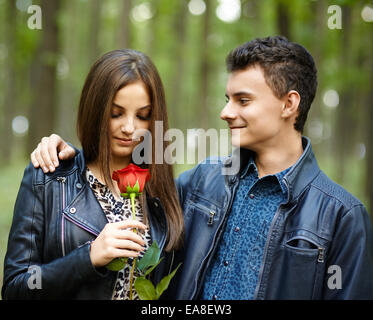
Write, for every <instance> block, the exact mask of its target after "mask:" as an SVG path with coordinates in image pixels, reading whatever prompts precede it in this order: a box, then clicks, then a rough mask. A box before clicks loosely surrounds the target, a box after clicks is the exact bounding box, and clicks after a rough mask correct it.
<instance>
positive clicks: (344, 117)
mask: <svg viewBox="0 0 373 320" xmlns="http://www.w3.org/2000/svg"><path fill="white" fill-rule="evenodd" d="M342 22H343V33H342V41H341V60H340V62H339V64H340V66H347V68H350V67H351V65H352V63H353V61H352V58H351V50H350V49H351V8H350V7H348V6H345V7H344V10H343V14H342ZM344 69H346V68H341V69H340V70H344ZM341 89H342V90H341V92H340V95H339V102H340V103H339V106H338V108H337V110H336V120H337V123H336V128H335V135H334V141H335V146H336V166H335V167H336V175H335V177H336V182H337V183H339V184H343V182H344V178H345V169H346V164H347V160H348V155H349V154H350V150H351V149H352V148H351V144H352V142H353V141H354V139H353V137H354V132H353V131H351V130H348V128H353V127H354V124H353V121H354V120H353V116H352V114H353V113H352V110H351V109H352V107H353V93H354V92H353V89H354V83H351V81H349V80H348V79H346V82H345V83H344V86H343V87H342V88H341Z"/></svg>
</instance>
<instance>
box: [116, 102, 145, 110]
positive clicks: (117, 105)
mask: <svg viewBox="0 0 373 320" xmlns="http://www.w3.org/2000/svg"><path fill="white" fill-rule="evenodd" d="M113 107H116V108H119V109H125V107H122V106H120V105H119V104H116V103H115V102H113ZM146 108H151V105H150V104H148V105H146V106H143V107H141V108H139V109H138V110H143V109H146Z"/></svg>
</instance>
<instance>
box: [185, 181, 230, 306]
mask: <svg viewBox="0 0 373 320" xmlns="http://www.w3.org/2000/svg"><path fill="white" fill-rule="evenodd" d="M236 189H237V184H235V185H233V187H232V189H231V197H230V199H229V202H228V206H227V210H225V214H224V215H223V219H222V221H221V222H220V225H219V226H218V228H217V229H216V233H215V235H214V238H213V240H212V246H211V248H210V250H209V252H208V253H207V255H206V257H205V258H204V259H203V261H202V262H201V264H200V268H199V269H198V270H197V274H198V275H199V277H198V282H201V281H200V280H201V279H202V276H204V274H205V273H206V269H207V268H205V271H202V273H203V274H201V269H202V266H204V265H206V261H208V260H210V259H211V253H212V252H213V251H214V248H215V247H216V242H217V240H216V239H220V236H221V233H222V226H224V225H225V223H226V221H227V219H228V214H227V212H229V211H230V210H231V207H232V203H233V198H234V194H235V192H236ZM214 214H215V212H214ZM210 217H211V212H210ZM198 282H197V285H196V286H195V288H194V290H193V293H192V297H193V298H192V299H194V300H195V299H196V298H195V295H196V294H197V293H200V291H201V287H202V284H201V283H199V284H198Z"/></svg>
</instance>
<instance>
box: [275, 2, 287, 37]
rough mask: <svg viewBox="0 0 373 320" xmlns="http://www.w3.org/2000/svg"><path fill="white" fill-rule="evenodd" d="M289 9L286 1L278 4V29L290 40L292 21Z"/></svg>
mask: <svg viewBox="0 0 373 320" xmlns="http://www.w3.org/2000/svg"><path fill="white" fill-rule="evenodd" d="M288 11H289V7H288V6H287V5H286V3H285V2H284V0H281V1H278V2H277V13H278V15H277V28H278V31H279V33H280V35H282V36H285V37H286V38H288V39H289V40H290V19H289V12H288Z"/></svg>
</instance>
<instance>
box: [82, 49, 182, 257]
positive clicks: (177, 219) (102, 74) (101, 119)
mask: <svg viewBox="0 0 373 320" xmlns="http://www.w3.org/2000/svg"><path fill="white" fill-rule="evenodd" d="M136 81H142V82H143V83H144V84H145V86H146V88H147V91H148V94H149V97H150V101H151V107H152V110H151V120H150V132H151V134H152V161H151V164H149V165H142V167H144V166H146V167H148V168H149V171H150V175H151V179H150V181H149V182H148V183H147V184H146V186H145V193H147V194H148V195H149V196H151V197H158V198H159V199H160V201H161V203H162V205H163V208H164V211H165V215H166V220H167V225H168V235H167V245H166V248H165V249H166V251H169V250H172V249H177V248H180V246H181V245H182V241H183V234H184V222H183V214H182V209H181V207H180V204H179V198H178V195H177V191H176V187H175V183H174V176H173V170H172V166H171V165H169V164H167V163H165V161H163V163H161V164H158V163H157V164H156V163H155V157H154V151H155V138H156V137H155V134H154V133H155V121H162V123H163V130H164V132H166V131H167V129H168V117H167V108H166V99H165V93H164V88H163V84H162V81H161V78H160V76H159V74H158V71H157V69H156V68H155V66H154V65H153V63H152V62H151V60H150V59H149V58H148V57H147V56H146V55H145V54H143V53H142V52H139V51H136V50H131V49H124V50H114V51H110V52H108V53H106V54H104V55H103V56H102V57H101V58H100V59H99V60H98V61H97V62H96V63H95V64H94V65H93V66H92V68H91V70H90V72H89V74H88V76H87V78H86V81H85V84H84V87H83V90H82V94H81V97H80V104H79V111H78V119H77V131H78V137H79V139H80V142H81V144H82V148H83V152H84V156H85V160H86V163H90V162H93V161H97V162H98V164H99V168H100V171H101V173H102V175H103V177H104V179H105V183H106V184H107V185H108V186H110V187H113V183H112V180H111V172H110V167H109V166H110V162H111V150H110V125H109V123H110V117H111V108H112V104H113V101H114V97H115V94H116V93H117V92H118V90H120V89H121V88H123V87H124V86H126V85H128V84H130V83H133V82H136ZM164 132H163V133H162V134H161V137H162V139H163V136H164ZM167 145H168V143H167V142H166V141H164V142H163V154H165V150H166V148H167ZM112 190H113V188H112ZM142 201H144V198H142ZM145 214H146V213H145V212H144V215H145ZM145 219H146V216H145ZM146 220H147V219H146Z"/></svg>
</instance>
